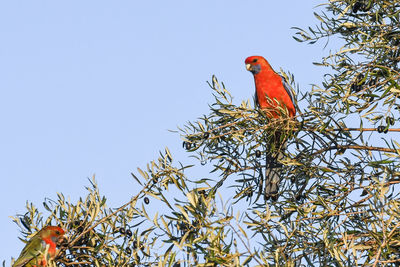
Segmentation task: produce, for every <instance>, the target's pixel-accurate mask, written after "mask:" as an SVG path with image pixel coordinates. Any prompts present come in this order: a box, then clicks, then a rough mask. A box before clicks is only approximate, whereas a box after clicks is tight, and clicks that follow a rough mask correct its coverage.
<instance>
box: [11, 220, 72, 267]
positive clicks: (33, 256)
mask: <svg viewBox="0 0 400 267" xmlns="http://www.w3.org/2000/svg"><path fill="white" fill-rule="evenodd" d="M64 234H65V231H64V230H63V229H62V228H61V227H58V226H46V227H44V228H43V229H42V230H40V231H39V232H37V233H36V234H35V235H34V236H33V237H32V238H31V239H30V240H29V241H28V243H27V244H26V246H25V247H24V249H23V250H22V252H21V254H20V255H19V257H18V259H17V260H16V261H15V262H14V264H13V266H12V267H23V266H24V267H39V266H47V260H48V259H49V258H50V259H53V258H54V257H55V256H56V254H57V248H56V245H57V241H58V240H59V239H60V238H62V237H63V235H64ZM46 247H48V249H47V255H48V257H47V258H46V259H45V258H44V254H45V252H46Z"/></svg>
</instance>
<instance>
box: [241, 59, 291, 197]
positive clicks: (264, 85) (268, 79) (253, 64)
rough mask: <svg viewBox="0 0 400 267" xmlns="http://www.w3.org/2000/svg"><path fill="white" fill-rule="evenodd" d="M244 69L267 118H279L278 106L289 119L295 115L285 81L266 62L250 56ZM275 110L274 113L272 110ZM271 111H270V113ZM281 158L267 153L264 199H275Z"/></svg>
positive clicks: (280, 113)
mask: <svg viewBox="0 0 400 267" xmlns="http://www.w3.org/2000/svg"><path fill="white" fill-rule="evenodd" d="M245 63H246V69H247V70H248V71H250V72H251V73H253V76H254V82H255V85H256V95H255V96H256V97H255V99H256V102H257V104H258V106H259V107H260V108H261V109H267V110H268V111H267V112H266V114H267V116H269V117H271V119H272V118H279V117H280V116H282V115H283V113H282V112H281V111H280V110H279V109H278V106H281V107H282V108H286V109H287V111H288V115H289V117H294V116H295V115H296V108H295V105H294V96H293V93H292V90H291V88H290V86H289V85H288V83H287V82H286V80H285V79H284V78H283V77H282V76H280V75H279V74H278V73H276V72H275V71H274V70H273V69H272V67H271V65H270V64H269V63H268V61H267V60H266V59H265V58H263V57H261V56H251V57H248V58H246V60H245ZM274 109H276V112H274V111H273V110H274ZM271 110H272V111H271ZM279 137H280V136H279V133H277V134H276V135H275V138H274V139H275V140H279V139H280V138H279ZM282 157H283V153H279V152H278V153H277V155H276V156H272V154H271V153H270V152H267V157H266V158H267V164H266V165H267V166H266V167H267V169H266V171H265V179H266V181H265V189H264V196H265V198H266V199H269V198H270V197H272V198H273V199H276V198H277V194H278V185H279V182H280V178H279V173H278V171H279V168H278V167H279V163H278V162H277V160H278V159H281V158H282Z"/></svg>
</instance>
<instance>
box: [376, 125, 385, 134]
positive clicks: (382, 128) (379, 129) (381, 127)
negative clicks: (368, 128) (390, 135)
mask: <svg viewBox="0 0 400 267" xmlns="http://www.w3.org/2000/svg"><path fill="white" fill-rule="evenodd" d="M377 130H378V133H383V131H384V130H385V126H383V125H380V126H378V128H377Z"/></svg>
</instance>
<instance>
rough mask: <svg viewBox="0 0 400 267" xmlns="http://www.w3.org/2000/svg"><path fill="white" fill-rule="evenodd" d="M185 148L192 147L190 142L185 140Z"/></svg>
mask: <svg viewBox="0 0 400 267" xmlns="http://www.w3.org/2000/svg"><path fill="white" fill-rule="evenodd" d="M185 148H186V150H189V149H190V148H192V144H191V143H188V142H186V143H185Z"/></svg>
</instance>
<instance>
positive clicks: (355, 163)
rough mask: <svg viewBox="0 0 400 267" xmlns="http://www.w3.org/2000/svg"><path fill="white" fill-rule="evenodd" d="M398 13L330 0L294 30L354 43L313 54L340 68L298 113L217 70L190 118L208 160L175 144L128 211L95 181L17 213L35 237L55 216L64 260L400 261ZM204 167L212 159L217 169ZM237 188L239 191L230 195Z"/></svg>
mask: <svg viewBox="0 0 400 267" xmlns="http://www.w3.org/2000/svg"><path fill="white" fill-rule="evenodd" d="M399 14H400V2H399V1H397V0H375V1H373V0H332V1H329V2H327V3H326V4H324V5H322V6H321V8H320V11H319V12H318V13H315V17H316V18H317V19H318V21H319V24H318V25H317V26H315V27H313V28H311V27H310V28H309V29H308V30H307V31H305V30H302V29H299V28H296V29H297V33H296V35H295V36H294V38H295V39H296V40H297V41H299V42H308V43H311V44H313V43H315V42H317V41H322V40H329V39H335V40H339V41H338V42H341V43H343V46H342V47H340V48H339V49H336V51H334V52H330V53H329V55H327V56H326V57H324V58H323V59H322V60H321V62H318V63H315V64H318V65H321V66H327V67H329V68H330V74H327V75H326V76H325V79H324V82H323V83H322V85H320V86H318V85H314V86H313V87H312V88H311V90H308V91H306V92H305V90H303V91H302V92H301V93H300V92H299V90H298V89H297V91H298V97H297V100H298V106H299V107H300V112H299V114H298V116H297V117H296V119H295V120H292V119H289V118H287V117H285V116H282V118H281V119H274V120H269V119H268V118H267V117H266V116H265V114H264V113H263V112H260V111H259V110H257V109H254V107H253V106H252V103H250V102H249V101H247V102H242V104H241V105H239V106H237V105H234V104H233V101H232V96H231V95H230V93H229V91H228V90H227V89H226V88H225V86H224V84H223V83H220V82H219V81H218V80H217V78H216V77H212V80H211V82H210V84H209V85H210V87H211V89H212V90H213V94H214V97H215V98H214V100H215V101H214V103H212V104H211V105H210V112H209V114H206V115H204V116H203V117H201V118H200V119H199V120H198V121H194V122H189V123H187V125H184V126H183V127H182V128H181V129H179V132H180V134H181V136H182V138H183V140H184V143H183V145H184V148H185V149H186V150H187V151H188V153H190V155H191V156H192V157H194V158H196V159H197V160H198V163H199V164H198V165H199V166H197V167H196V166H192V165H183V164H182V163H180V162H176V161H175V160H174V159H173V156H172V155H171V153H170V151H169V150H168V149H166V150H165V152H163V153H160V156H159V158H158V159H157V160H154V161H151V162H150V163H149V164H148V165H147V167H146V169H145V170H141V169H138V173H137V174H132V175H133V177H134V178H135V180H136V181H137V183H138V185H140V186H141V190H140V192H139V193H137V194H136V195H135V196H133V197H132V198H131V200H130V201H128V202H127V203H126V204H125V205H123V206H121V207H119V208H116V209H113V208H108V207H107V206H106V198H105V197H104V196H101V195H100V193H99V190H98V187H97V185H96V183H95V181H94V179H92V180H91V186H90V187H88V188H87V189H88V195H87V197H86V198H84V199H80V200H79V201H78V202H77V203H72V202H70V201H68V200H66V199H65V197H64V196H63V195H62V194H58V199H57V200H55V201H53V200H46V201H45V202H44V203H43V205H44V208H45V210H46V211H47V213H46V216H45V215H44V214H43V213H42V212H40V211H39V209H38V208H36V207H35V206H34V205H33V204H28V205H27V210H28V212H27V213H26V214H24V215H20V216H17V217H15V218H14V221H15V222H16V223H17V224H18V225H19V226H20V227H21V230H22V234H23V237H24V238H28V237H29V236H30V235H31V234H32V233H34V232H35V231H37V230H38V229H40V228H41V227H42V226H43V225H46V224H59V225H61V226H63V227H64V228H66V229H68V232H69V236H68V240H67V242H66V243H64V244H62V245H61V247H60V253H59V256H58V258H57V259H56V262H57V265H58V266H135V265H143V266H146V265H148V266H154V265H158V266H179V265H184V266H191V265H196V266H216V265H218V266H232V265H236V266H242V265H251V266H254V265H266V266H269V265H271V266H283V265H285V266H300V265H301V264H303V265H307V266H322V265H324V266H325V265H335V266H343V265H346V266H353V265H373V266H376V265H382V264H393V265H394V264H399V263H400V258H399V256H398V255H399V248H400V228H399V227H400V207H399V206H400V201H399V193H398V189H399V187H398V186H397V184H398V183H399V182H400V179H399V178H400V169H399V168H400V162H399V156H400V145H399V143H398V142H397V141H396V138H398V132H399V131H400V129H397V128H395V126H396V125H397V124H398V120H399V108H400V103H399V100H398V99H399V96H400V86H399V75H400V73H399V65H398V64H399V61H400V49H399V47H400V29H399V25H400V15H399ZM286 76H287V78H288V80H289V81H290V82H291V84H292V85H293V86H295V82H294V77H293V76H292V75H286ZM282 113H283V114H284V113H285V111H284V110H282ZM276 131H280V132H284V133H285V134H284V135H282V136H284V138H287V139H288V148H287V150H286V151H285V157H284V158H283V159H282V160H281V164H282V165H283V166H282V181H281V184H280V191H279V198H278V199H277V200H276V201H271V200H269V201H265V200H264V199H263V198H262V197H260V196H261V195H262V194H261V193H260V190H259V189H260V188H261V187H262V186H261V185H262V183H263V180H264V179H265V178H264V177H263V173H264V167H265V165H264V164H265V155H266V153H267V152H268V151H277V150H280V149H281V147H280V145H279V144H280V142H271V138H272V137H273V136H274V135H275V132H276ZM386 133H387V134H386ZM385 134H386V135H385ZM382 136H384V138H380V137H382ZM266 149H268V151H266ZM193 168H209V169H210V173H209V177H205V178H204V177H198V176H196V175H195V174H194V175H193V172H191V171H190V170H191V169H193ZM189 173H190V174H191V175H189ZM189 176H190V177H189ZM228 178H231V179H229V182H228V180H227V179H228ZM228 185H231V186H233V187H234V191H235V195H234V198H233V199H234V200H233V201H231V202H229V203H223V204H219V199H220V197H219V193H220V192H221V191H222V190H229V187H227V186H228ZM149 202H151V203H150V204H149ZM148 204H149V205H150V206H147V205H148ZM151 205H157V208H156V209H155V210H156V212H153V211H151V210H154V209H152V208H151V207H152V206H151ZM243 207H244V208H243ZM150 211H151V212H150ZM47 214H48V215H47Z"/></svg>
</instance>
